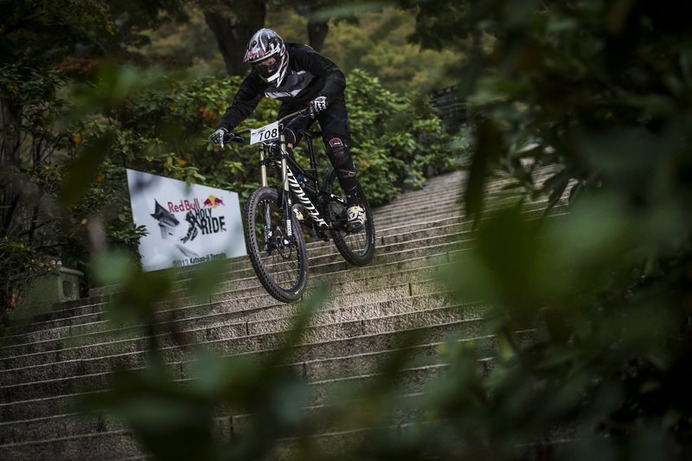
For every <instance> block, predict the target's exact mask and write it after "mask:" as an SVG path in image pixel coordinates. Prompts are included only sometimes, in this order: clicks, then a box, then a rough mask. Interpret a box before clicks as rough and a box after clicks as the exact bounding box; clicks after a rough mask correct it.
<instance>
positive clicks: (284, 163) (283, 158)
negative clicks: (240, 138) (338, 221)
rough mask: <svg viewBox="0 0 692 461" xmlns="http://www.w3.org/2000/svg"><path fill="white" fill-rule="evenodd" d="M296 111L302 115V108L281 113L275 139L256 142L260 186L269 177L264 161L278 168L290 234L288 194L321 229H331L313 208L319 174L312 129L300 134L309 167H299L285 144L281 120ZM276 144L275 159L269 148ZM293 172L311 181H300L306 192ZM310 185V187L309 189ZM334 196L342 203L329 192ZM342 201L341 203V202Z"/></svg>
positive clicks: (263, 184)
mask: <svg viewBox="0 0 692 461" xmlns="http://www.w3.org/2000/svg"><path fill="white" fill-rule="evenodd" d="M299 115H304V112H303V111H299V112H295V113H293V114H289V115H287V116H285V117H283V118H282V119H281V120H279V128H280V130H279V131H280V133H281V134H280V135H279V141H278V142H277V141H267V142H261V143H260V149H259V151H260V175H261V183H262V186H263V187H269V179H268V174H267V165H268V164H269V163H272V162H274V163H276V165H277V166H278V168H279V170H280V171H281V177H280V178H279V181H280V183H281V190H282V191H283V193H282V194H281V195H282V198H281V199H282V200H283V201H284V203H283V204H284V212H285V216H284V219H285V220H286V229H287V230H290V235H292V233H293V228H292V226H291V217H290V213H291V212H292V207H293V202H292V200H291V196H293V197H295V199H296V200H297V203H299V204H301V205H302V206H303V208H304V209H305V211H306V212H307V214H308V216H309V218H310V219H311V220H312V221H313V223H315V224H316V225H317V226H318V227H319V228H320V229H322V230H329V229H333V225H332V223H330V222H328V221H327V220H325V219H324V217H323V215H322V213H320V211H319V209H318V208H317V206H316V204H315V203H314V202H315V201H316V200H317V199H318V197H319V195H320V193H321V192H322V191H321V189H320V184H319V178H318V174H317V159H316V155H315V148H314V144H313V137H314V135H313V133H311V132H309V131H307V130H302V131H301V134H302V135H303V137H305V141H306V144H307V147H308V156H309V163H310V169H309V170H306V169H305V168H303V167H302V166H301V165H300V164H298V162H297V161H296V160H295V159H294V158H293V157H292V156H291V155H290V154H289V153H288V148H287V145H286V137H285V136H284V134H283V129H284V123H285V121H286V120H289V119H293V118H294V117H296V116H299ZM276 147H278V148H279V149H280V152H281V154H280V158H279V159H278V160H276V159H275V156H273V155H272V150H273V149H275V148H276ZM296 174H298V175H301V176H302V177H304V178H307V179H309V180H310V181H311V184H308V183H304V185H306V186H308V187H307V188H308V191H307V192H306V191H305V189H303V186H302V185H301V184H300V182H299V181H298V178H297V177H296ZM310 186H311V187H310ZM310 189H312V190H310ZM334 199H336V200H338V201H340V202H342V203H344V202H343V200H342V199H341V197H338V196H336V195H334V194H331V196H330V200H334ZM344 204H345V203H344Z"/></svg>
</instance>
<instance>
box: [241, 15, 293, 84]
mask: <svg viewBox="0 0 692 461" xmlns="http://www.w3.org/2000/svg"><path fill="white" fill-rule="evenodd" d="M243 62H249V63H250V64H252V67H254V68H255V69H257V72H259V75H260V77H262V80H264V81H265V82H267V83H274V84H275V85H276V86H279V85H280V84H281V82H282V81H283V79H284V76H285V75H286V70H287V69H288V52H287V51H286V45H285V44H284V41H283V40H282V39H281V37H279V34H277V33H276V32H274V31H273V30H271V29H266V28H265V29H260V30H258V31H257V32H255V35H253V36H252V38H251V39H250V42H248V44H247V50H246V51H245V57H244V58H243Z"/></svg>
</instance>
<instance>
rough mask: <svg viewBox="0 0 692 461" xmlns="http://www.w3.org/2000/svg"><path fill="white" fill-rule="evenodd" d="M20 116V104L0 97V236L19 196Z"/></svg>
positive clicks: (11, 216)
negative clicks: (17, 181)
mask: <svg viewBox="0 0 692 461" xmlns="http://www.w3.org/2000/svg"><path fill="white" fill-rule="evenodd" d="M21 118H22V108H21V105H20V104H18V103H15V102H14V101H12V100H10V99H7V98H0V236H6V235H7V234H8V233H9V231H10V228H11V226H12V221H13V218H14V214H15V209H16V207H17V203H18V198H19V194H18V192H17V184H16V175H17V156H18V155H19V145H20V140H21V139H20V133H19V130H20V126H21Z"/></svg>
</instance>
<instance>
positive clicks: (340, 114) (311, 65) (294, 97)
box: [210, 28, 365, 230]
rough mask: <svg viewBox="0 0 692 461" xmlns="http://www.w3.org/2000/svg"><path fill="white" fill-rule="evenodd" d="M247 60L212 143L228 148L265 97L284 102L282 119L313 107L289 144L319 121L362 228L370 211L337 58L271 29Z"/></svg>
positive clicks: (294, 125) (351, 212)
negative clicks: (363, 200) (363, 198)
mask: <svg viewBox="0 0 692 461" xmlns="http://www.w3.org/2000/svg"><path fill="white" fill-rule="evenodd" d="M243 62H245V63H250V64H251V65H252V70H251V71H250V73H249V74H248V75H247V76H246V77H245V79H244V80H243V82H242V83H241V85H240V87H239V88H238V91H237V93H236V95H235V97H234V98H233V101H232V102H231V104H230V105H229V106H228V108H227V109H226V112H225V113H224V115H223V116H222V117H221V120H220V121H219V124H218V126H217V128H216V130H215V131H214V132H213V133H212V134H211V136H210V139H211V142H212V143H214V144H219V145H221V146H222V147H223V142H224V137H225V136H226V135H227V134H229V133H230V132H231V131H232V130H233V129H234V128H235V127H236V126H238V125H239V124H240V123H241V122H242V121H243V120H245V119H246V118H247V117H248V116H249V115H250V114H251V113H252V112H253V111H254V109H255V108H256V107H257V105H258V104H259V102H260V100H261V99H262V97H268V98H272V99H278V100H280V101H281V102H282V104H281V107H280V109H279V115H278V118H282V117H283V116H285V115H287V114H290V113H292V112H295V111H298V110H301V109H304V108H306V107H309V108H310V113H311V115H312V117H311V118H301V117H299V118H297V119H294V120H292V121H291V122H289V123H288V124H287V126H286V127H285V129H284V135H285V136H286V143H287V146H288V147H289V149H292V148H293V146H295V145H296V144H297V143H298V142H299V141H300V138H301V137H300V134H299V129H307V128H308V127H309V126H310V124H312V122H313V120H314V119H315V118H316V119H317V121H318V122H319V124H320V127H321V129H322V139H323V141H324V145H325V148H326V150H327V155H328V156H329V160H330V161H331V163H332V165H333V166H334V169H335V170H336V174H337V177H338V178H339V183H340V184H341V188H342V189H343V190H344V192H345V194H346V202H347V217H348V227H349V228H350V229H352V230H356V229H359V228H361V227H362V226H363V224H364V223H365V210H364V209H363V208H362V207H361V206H360V205H359V203H358V200H357V195H356V189H357V187H358V180H357V178H356V168H355V165H354V163H353V159H352V158H351V154H350V151H349V144H350V130H349V121H348V110H347V108H346V102H345V100H344V89H345V88H346V78H345V77H344V74H343V73H342V72H341V70H340V69H339V68H338V67H337V65H336V64H335V63H334V62H333V61H332V60H330V59H329V58H327V57H325V56H323V55H322V54H320V53H318V52H317V51H315V50H314V49H313V48H311V47H310V46H308V45H304V44H300V43H290V42H284V41H283V40H282V39H281V37H280V36H279V34H277V33H276V32H274V31H273V30H271V29H267V28H264V29H260V30H259V31H257V32H256V33H255V34H254V35H253V36H252V38H251V39H250V41H249V42H248V45H247V49H246V52H245V57H244V58H243Z"/></svg>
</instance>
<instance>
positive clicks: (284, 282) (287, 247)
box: [245, 187, 308, 303]
mask: <svg viewBox="0 0 692 461" xmlns="http://www.w3.org/2000/svg"><path fill="white" fill-rule="evenodd" d="M287 224H288V225H287ZM289 227H290V229H289ZM245 241H246V242H247V248H248V255H249V256H250V261H251V262H252V267H253V268H254V269H255V273H256V274H257V277H258V278H259V280H260V282H261V283H262V285H263V286H264V288H265V289H266V290H267V292H268V293H269V294H270V295H272V296H273V297H274V298H276V299H278V300H279V301H281V302H285V303H290V302H293V301H297V300H298V299H300V297H301V296H302V294H303V292H304V291H305V287H306V286H307V281H308V258H307V253H306V250H305V240H304V239H303V233H302V231H301V228H300V224H299V223H298V222H297V221H296V219H295V217H294V216H293V213H289V221H288V223H287V222H286V221H285V220H284V213H283V208H282V203H281V202H280V201H279V194H278V192H277V190H276V189H273V188H269V187H261V188H259V189H256V190H255V191H254V192H253V193H252V195H250V198H249V199H248V202H247V206H246V222H245Z"/></svg>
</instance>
